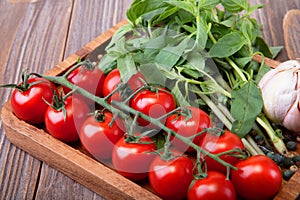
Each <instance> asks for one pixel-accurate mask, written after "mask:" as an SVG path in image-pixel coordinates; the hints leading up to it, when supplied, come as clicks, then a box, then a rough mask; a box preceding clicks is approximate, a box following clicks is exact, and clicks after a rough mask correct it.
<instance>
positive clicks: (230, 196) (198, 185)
mask: <svg viewBox="0 0 300 200" xmlns="http://www.w3.org/2000/svg"><path fill="white" fill-rule="evenodd" d="M217 199H220V200H235V199H236V195H235V189H234V186H233V184H232V182H231V181H230V180H226V176H225V175H224V174H221V173H219V172H215V171H209V172H207V177H205V178H202V179H198V180H195V181H193V182H192V184H191V187H190V189H189V191H188V200H217Z"/></svg>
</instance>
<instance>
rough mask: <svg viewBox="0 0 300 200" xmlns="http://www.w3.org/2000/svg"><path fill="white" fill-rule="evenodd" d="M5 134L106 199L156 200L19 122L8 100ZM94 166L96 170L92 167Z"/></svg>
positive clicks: (92, 45) (105, 36)
mask: <svg viewBox="0 0 300 200" xmlns="http://www.w3.org/2000/svg"><path fill="white" fill-rule="evenodd" d="M127 23H128V21H127V20H124V21H121V22H120V23H118V24H117V25H116V26H114V27H112V28H110V29H109V30H108V31H106V32H104V33H102V34H101V35H99V36H98V37H96V38H95V39H94V40H92V41H90V42H88V43H87V44H86V45H84V46H83V47H82V48H81V49H79V50H78V51H76V52H75V53H73V54H72V55H70V56H69V57H68V58H66V59H64V60H63V61H62V62H60V63H58V64H57V65H55V66H54V67H53V68H51V69H50V70H49V71H47V72H46V73H45V74H46V75H49V76H56V75H59V74H61V73H63V72H64V71H66V70H67V69H68V68H69V67H71V66H73V65H75V64H76V63H77V61H78V58H79V57H80V58H85V57H86V56H88V55H89V54H90V53H91V52H92V51H93V50H94V49H96V48H97V47H98V46H100V45H102V44H104V43H105V42H107V41H108V40H109V39H111V36H112V35H113V34H114V33H115V32H116V31H117V30H118V29H119V28H120V27H121V26H123V25H125V24H127ZM1 118H2V121H3V128H4V131H5V135H6V136H7V138H8V139H9V141H10V142H11V143H13V144H14V145H15V146H17V147H19V148H21V149H22V150H24V151H26V152H28V153H29V154H31V155H32V156H34V157H36V158H37V159H39V160H41V161H43V162H45V163H47V164H49V165H50V166H51V167H53V168H55V169H57V170H59V171H60V172H62V173H63V174H65V175H67V176H69V177H70V178H72V179H74V180H75V181H77V182H78V183H80V184H82V185H84V186H86V187H87V188H89V189H91V190H92V191H94V192H96V193H98V194H99V195H101V196H103V197H104V198H107V199H145V198H147V199H160V198H159V197H158V196H156V195H155V194H153V193H152V192H150V191H149V190H146V189H145V188H143V187H141V186H140V185H138V184H136V183H134V182H132V181H130V180H128V179H126V178H125V177H123V176H121V175H120V174H118V173H117V172H115V171H113V170H112V169H110V168H108V167H106V166H105V165H103V164H101V163H100V162H98V161H96V160H94V159H92V158H91V157H89V156H87V155H85V154H84V153H82V152H80V151H79V150H76V149H74V148H72V147H71V146H69V145H67V144H65V143H63V142H61V141H59V140H57V139H55V138H53V137H52V136H50V135H49V134H48V133H46V132H45V131H44V130H42V129H39V128H37V127H35V126H32V125H30V124H27V123H26V122H24V121H22V120H19V119H18V118H17V117H16V116H15V115H14V114H13V112H12V109H11V106H10V101H9V100H8V101H7V102H6V103H5V104H4V105H3V107H2V109H1ZM95 166H96V168H95Z"/></svg>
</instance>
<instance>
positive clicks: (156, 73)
mask: <svg viewBox="0 0 300 200" xmlns="http://www.w3.org/2000/svg"><path fill="white" fill-rule="evenodd" d="M140 71H141V73H142V74H143V75H144V77H145V78H146V81H147V83H149V84H158V85H166V80H167V78H166V76H165V75H164V74H162V72H161V71H160V70H159V69H158V68H157V65H156V64H155V63H147V64H143V65H140Z"/></svg>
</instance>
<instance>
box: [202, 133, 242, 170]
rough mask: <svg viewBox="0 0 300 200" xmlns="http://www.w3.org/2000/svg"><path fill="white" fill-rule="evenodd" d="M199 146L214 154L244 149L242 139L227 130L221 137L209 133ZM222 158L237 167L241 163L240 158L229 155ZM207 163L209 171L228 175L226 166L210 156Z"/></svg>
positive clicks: (206, 159) (206, 158) (207, 157)
mask: <svg viewBox="0 0 300 200" xmlns="http://www.w3.org/2000/svg"><path fill="white" fill-rule="evenodd" d="M199 146H200V147H201V148H202V149H204V150H206V151H208V152H210V153H212V154H219V153H223V152H225V151H229V150H234V149H241V150H243V149H244V144H243V143H242V141H241V139H240V138H239V137H238V136H237V135H236V134H234V133H232V132H230V131H228V130H225V131H224V133H223V134H221V135H220V136H217V135H216V134H213V133H207V134H206V136H205V137H204V138H202V140H201V141H200V143H199ZM220 158H221V159H222V160H224V161H226V162H228V163H230V164H231V165H235V164H236V163H237V162H238V161H239V160H238V158H236V157H234V156H230V155H227V154H224V155H222V156H221V157H220ZM205 161H206V164H207V169H208V170H212V171H218V172H221V173H223V174H226V172H227V169H226V167H225V166H224V165H222V164H220V163H219V162H217V161H215V160H214V159H212V158H210V157H209V156H206V157H205Z"/></svg>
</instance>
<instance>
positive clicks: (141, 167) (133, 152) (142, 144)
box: [112, 136, 156, 181]
mask: <svg viewBox="0 0 300 200" xmlns="http://www.w3.org/2000/svg"><path fill="white" fill-rule="evenodd" d="M155 150H156V147H155V144H154V142H153V141H152V140H151V139H150V138H149V137H146V136H145V137H143V138H141V139H140V141H139V143H131V142H126V140H125V139H124V138H121V139H120V140H119V141H118V142H117V143H116V145H115V146H114V148H113V151H112V164H113V166H114V168H115V169H116V170H117V171H118V173H120V174H121V175H123V176H124V177H126V178H128V179H131V180H135V181H136V180H141V179H144V178H146V177H147V176H148V170H149V166H150V164H151V162H152V160H153V158H154V157H155V155H154V154H153V153H151V152H153V151H155Z"/></svg>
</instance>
